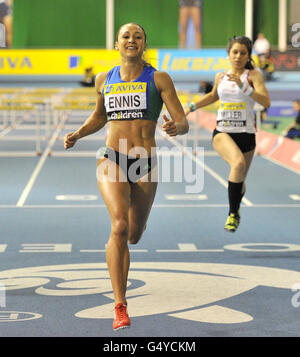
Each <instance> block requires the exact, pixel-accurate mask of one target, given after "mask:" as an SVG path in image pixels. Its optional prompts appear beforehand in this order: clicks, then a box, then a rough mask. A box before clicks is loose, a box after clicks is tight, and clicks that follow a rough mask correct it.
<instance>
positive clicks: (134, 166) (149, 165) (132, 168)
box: [100, 146, 157, 183]
mask: <svg viewBox="0 0 300 357" xmlns="http://www.w3.org/2000/svg"><path fill="white" fill-rule="evenodd" d="M100 157H105V158H107V159H108V160H110V161H112V162H115V163H116V164H117V165H118V166H119V167H120V168H121V169H122V171H123V172H124V174H125V175H126V177H127V180H128V182H130V183H136V182H137V181H138V180H139V179H141V178H142V177H144V176H145V175H147V174H148V173H149V172H151V170H152V169H153V168H154V167H155V166H156V165H157V157H156V156H152V157H147V158H135V157H134V158H133V157H129V156H127V155H125V154H121V153H119V152H118V151H115V150H113V149H111V148H110V147H107V146H106V147H105V148H103V150H102V152H101V154H100Z"/></svg>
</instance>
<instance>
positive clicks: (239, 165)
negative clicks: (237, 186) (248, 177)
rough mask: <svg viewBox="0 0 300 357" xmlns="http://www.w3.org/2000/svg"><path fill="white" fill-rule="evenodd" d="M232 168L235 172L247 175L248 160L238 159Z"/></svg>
mask: <svg viewBox="0 0 300 357" xmlns="http://www.w3.org/2000/svg"><path fill="white" fill-rule="evenodd" d="M231 167H232V168H233V169H234V170H235V171H238V172H240V173H245V171H246V160H245V158H244V157H240V158H238V159H236V160H235V161H234V162H233V163H232V165H231Z"/></svg>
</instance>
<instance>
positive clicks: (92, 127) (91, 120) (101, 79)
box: [64, 73, 107, 149]
mask: <svg viewBox="0 0 300 357" xmlns="http://www.w3.org/2000/svg"><path fill="white" fill-rule="evenodd" d="M106 76H107V73H100V74H98V75H97V77H96V80H95V88H96V91H97V100H96V107H95V109H94V110H93V112H92V114H91V115H90V116H89V117H88V118H87V120H86V121H85V122H84V123H83V125H82V126H81V127H80V128H79V129H77V130H76V131H75V132H72V133H69V134H67V135H66V136H65V137H64V147H65V149H69V148H70V147H72V146H74V145H75V143H76V141H77V140H79V139H81V138H83V137H84V136H87V135H91V134H93V133H96V132H97V131H98V130H100V129H102V128H103V127H104V125H105V124H106V123H107V117H106V110H105V106H104V97H103V95H102V88H103V86H104V83H105V79H106Z"/></svg>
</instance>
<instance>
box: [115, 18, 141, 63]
mask: <svg viewBox="0 0 300 357" xmlns="http://www.w3.org/2000/svg"><path fill="white" fill-rule="evenodd" d="M116 49H117V50H119V51H120V54H121V55H123V56H126V57H141V56H142V55H143V52H144V51H145V49H146V39H145V34H144V32H143V30H142V29H141V28H140V27H139V26H137V25H135V24H127V25H124V26H122V27H121V29H120V31H119V35H118V39H117V42H116Z"/></svg>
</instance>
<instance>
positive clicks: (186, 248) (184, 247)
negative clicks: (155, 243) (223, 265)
mask: <svg viewBox="0 0 300 357" xmlns="http://www.w3.org/2000/svg"><path fill="white" fill-rule="evenodd" d="M177 245H178V248H179V249H156V252H158V253H183V252H197V253H199V252H224V249H197V247H196V245H195V244H194V243H178V244H177Z"/></svg>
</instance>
